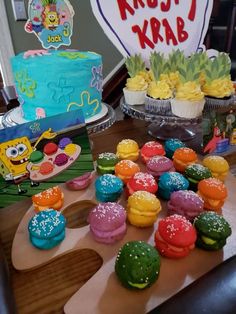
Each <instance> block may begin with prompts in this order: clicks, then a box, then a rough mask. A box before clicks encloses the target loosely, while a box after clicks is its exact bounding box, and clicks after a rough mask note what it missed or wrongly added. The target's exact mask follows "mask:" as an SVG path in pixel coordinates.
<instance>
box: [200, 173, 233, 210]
mask: <svg viewBox="0 0 236 314" xmlns="http://www.w3.org/2000/svg"><path fill="white" fill-rule="evenodd" d="M197 193H198V194H199V195H200V196H201V197H202V199H203V201H204V208H205V209H206V210H214V211H219V210H220V209H221V207H222V206H223V205H224V202H225V199H226V198H227V195H228V193H227V188H226V186H225V185H224V183H222V182H221V181H220V180H219V179H216V178H208V179H204V180H201V181H200V182H199V183H198V192H197Z"/></svg>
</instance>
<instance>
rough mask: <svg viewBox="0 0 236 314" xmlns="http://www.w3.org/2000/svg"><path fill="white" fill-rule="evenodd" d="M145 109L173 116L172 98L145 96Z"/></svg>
mask: <svg viewBox="0 0 236 314" xmlns="http://www.w3.org/2000/svg"><path fill="white" fill-rule="evenodd" d="M145 110H146V111H147V112H151V113H155V114H159V115H162V116H171V115H172V112H171V105H170V99H154V98H152V97H149V96H147V95H146V96H145Z"/></svg>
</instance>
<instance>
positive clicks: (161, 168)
mask: <svg viewBox="0 0 236 314" xmlns="http://www.w3.org/2000/svg"><path fill="white" fill-rule="evenodd" d="M169 171H175V168H174V165H173V162H172V160H170V159H169V158H167V157H165V156H154V157H152V158H150V159H149V160H148V162H147V172H148V173H150V174H151V175H153V176H154V177H155V178H159V177H160V176H161V175H162V174H163V173H164V172H169Z"/></svg>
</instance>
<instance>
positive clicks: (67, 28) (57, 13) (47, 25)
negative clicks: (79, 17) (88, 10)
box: [25, 0, 74, 49]
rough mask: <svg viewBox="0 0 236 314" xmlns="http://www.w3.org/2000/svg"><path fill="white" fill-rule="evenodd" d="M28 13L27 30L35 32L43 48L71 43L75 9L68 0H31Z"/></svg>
mask: <svg viewBox="0 0 236 314" xmlns="http://www.w3.org/2000/svg"><path fill="white" fill-rule="evenodd" d="M28 15H29V19H28V21H27V22H26V24H25V30H26V32H28V33H34V34H35V35H36V36H37V37H38V39H39V40H40V42H41V44H42V46H43V48H45V49H48V48H50V47H52V48H58V47H60V46H61V45H66V46H69V45H70V44H71V36H72V31H73V16H74V10H73V7H72V6H71V4H70V2H69V1H68V0H31V1H29V4H28Z"/></svg>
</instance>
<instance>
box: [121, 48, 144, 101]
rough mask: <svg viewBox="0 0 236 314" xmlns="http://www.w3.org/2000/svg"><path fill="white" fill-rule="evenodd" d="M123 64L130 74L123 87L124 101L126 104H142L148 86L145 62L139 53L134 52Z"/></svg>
mask: <svg viewBox="0 0 236 314" xmlns="http://www.w3.org/2000/svg"><path fill="white" fill-rule="evenodd" d="M125 65H126V68H127V70H128V74H129V76H130V77H129V78H128V79H127V82H126V86H125V88H124V89H123V93H124V97H125V102H126V103H127V104H128V105H142V104H144V99H145V95H146V91H147V87H148V82H147V81H146V78H148V74H147V72H146V67H145V63H144V61H143V60H142V57H141V55H140V54H139V55H137V54H135V55H134V56H131V57H128V58H127V59H126V62H125Z"/></svg>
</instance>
